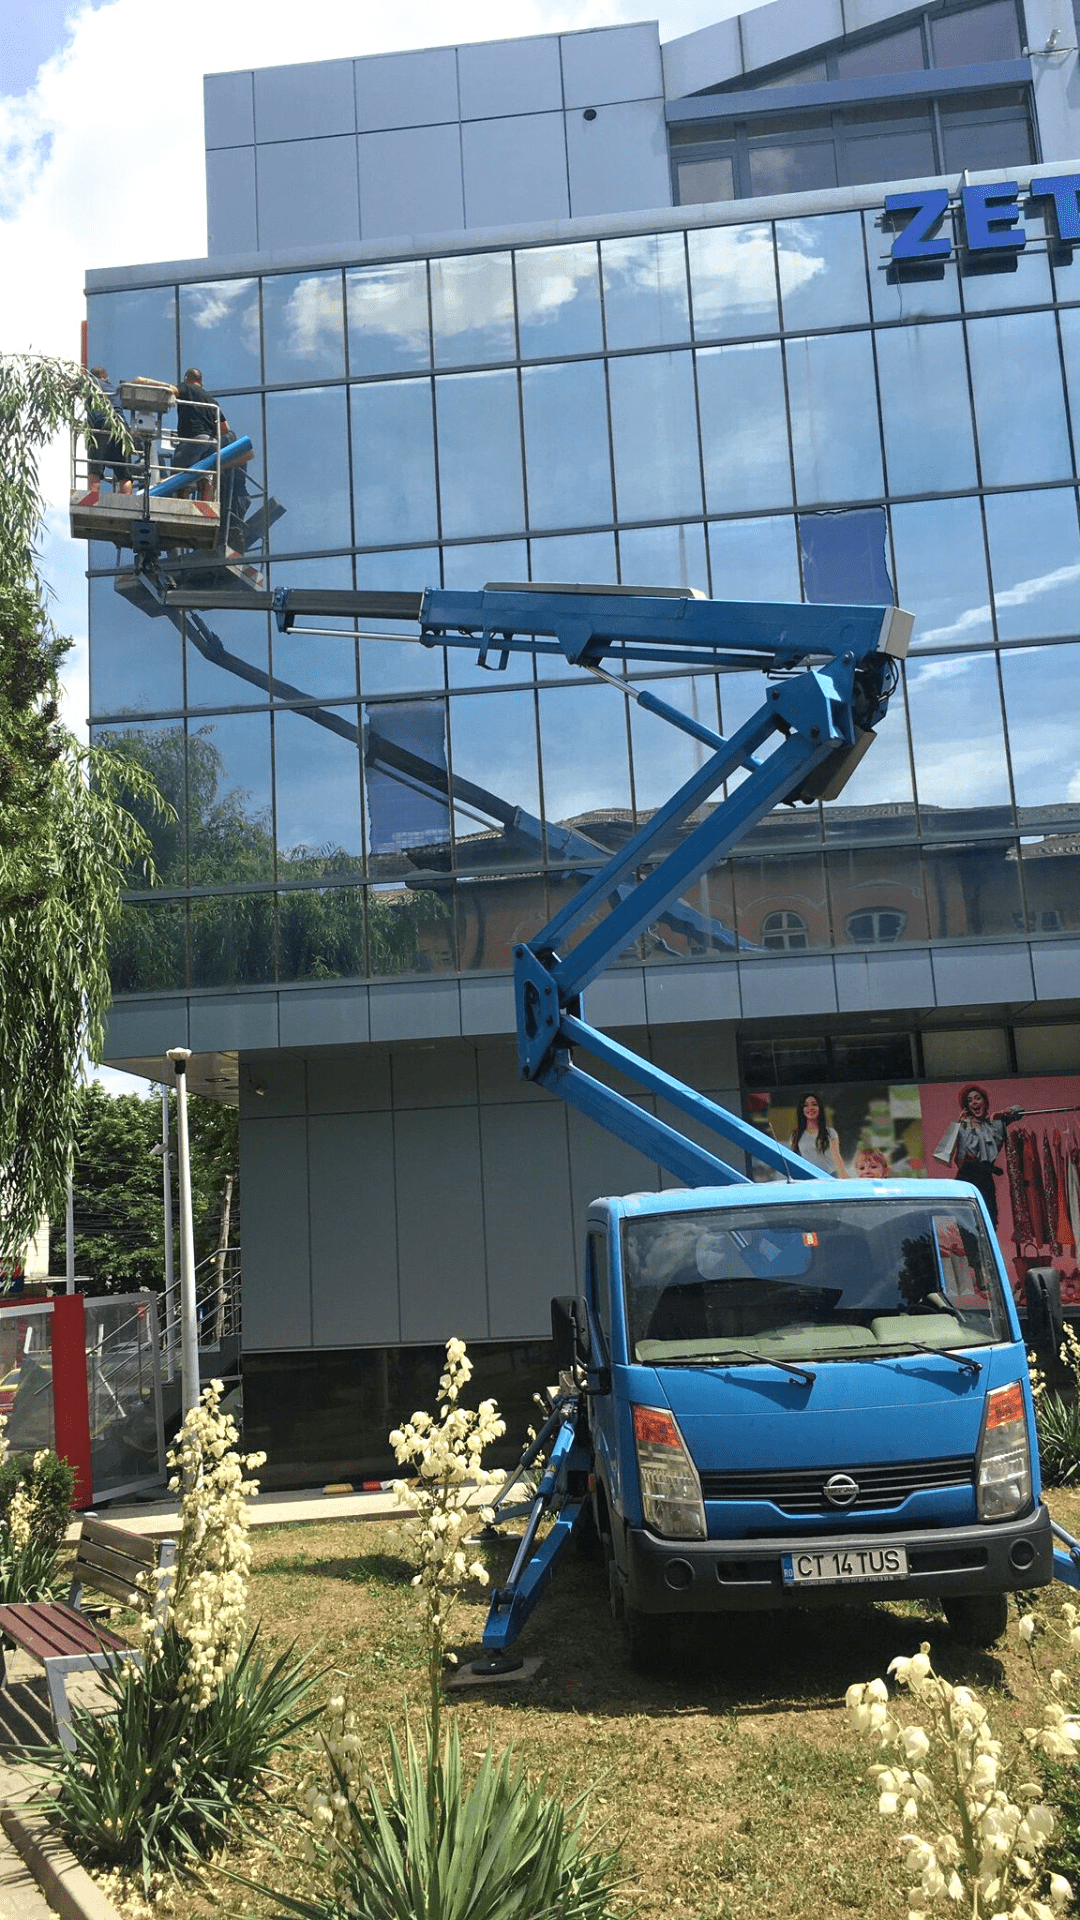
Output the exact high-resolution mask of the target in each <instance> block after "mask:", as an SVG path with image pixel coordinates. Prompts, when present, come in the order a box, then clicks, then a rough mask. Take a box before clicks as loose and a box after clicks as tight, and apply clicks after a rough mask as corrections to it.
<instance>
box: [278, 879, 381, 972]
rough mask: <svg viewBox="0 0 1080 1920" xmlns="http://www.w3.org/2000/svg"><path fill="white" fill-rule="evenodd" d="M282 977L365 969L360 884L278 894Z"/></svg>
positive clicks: (297, 889)
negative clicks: (357, 885)
mask: <svg viewBox="0 0 1080 1920" xmlns="http://www.w3.org/2000/svg"><path fill="white" fill-rule="evenodd" d="M277 908H278V948H279V955H280V958H279V963H278V978H279V980H341V979H351V978H352V979H354V978H356V977H357V976H358V975H362V974H364V973H366V972H367V960H366V951H365V942H364V890H363V888H362V887H321V888H312V889H308V888H306V887H299V888H289V889H288V890H287V891H285V892H282V893H280V894H279V895H278V903H277Z"/></svg>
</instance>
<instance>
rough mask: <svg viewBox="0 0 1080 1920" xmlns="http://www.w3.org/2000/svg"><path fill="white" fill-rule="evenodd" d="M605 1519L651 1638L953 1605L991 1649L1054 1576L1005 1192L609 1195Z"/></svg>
mask: <svg viewBox="0 0 1080 1920" xmlns="http://www.w3.org/2000/svg"><path fill="white" fill-rule="evenodd" d="M576 1319H577V1324H578V1328H579V1342H578V1344H579V1352H578V1360H579V1364H581V1365H582V1366H583V1369H584V1377H585V1380H586V1383H587V1390H586V1394H585V1404H586V1409H587V1412H586V1418H587V1424H588V1447H589V1453H590V1461H591V1469H590V1470H591V1486H592V1491H593V1502H594V1514H595V1519H596V1523H597V1528H598V1531H599V1533H600V1537H601V1539H602V1540H603V1542H604V1547H605V1552H606V1555H607V1558H608V1563H609V1579H610V1584H611V1591H612V1599H613V1604H614V1606H615V1608H616V1611H617V1612H618V1613H620V1614H621V1615H622V1617H623V1618H624V1620H625V1621H626V1623H627V1625H628V1627H629V1631H630V1637H631V1642H632V1645H633V1646H634V1647H635V1649H636V1651H637V1652H638V1653H639V1654H640V1653H643V1652H647V1651H648V1650H649V1649H653V1650H657V1649H658V1647H659V1644H660V1643H661V1642H662V1639H663V1629H664V1625H665V1623H667V1622H670V1620H671V1619H672V1618H673V1617H675V1616H678V1615H680V1614H688V1613H697V1614H701V1613H717V1612H724V1611H729V1610H730V1611H736V1610H738V1611H746V1610H750V1609H766V1608H770V1609H771V1608H776V1609H782V1608H785V1607H792V1606H794V1607H807V1606H822V1605H835V1604H837V1603H838V1602H842V1601H843V1600H844V1599H845V1598H848V1599H856V1598H857V1599H860V1600H888V1599H900V1598H920V1599H934V1600H940V1602H941V1604H942V1605H943V1607H944V1611H945V1613H946V1617H947V1618H948V1620H949V1622H950V1624H951V1625H952V1626H953V1627H954V1629H955V1630H956V1631H957V1632H958V1634H960V1635H961V1636H962V1637H963V1638H965V1639H967V1640H969V1641H972V1642H974V1643H975V1644H989V1643H990V1642H991V1641H992V1640H994V1639H996V1638H997V1637H998V1635H999V1633H1000V1632H1001V1631H1002V1629H1003V1627H1004V1623H1005V1613H1006V1595H1007V1593H1008V1592H1009V1591H1010V1590H1012V1589H1017V1588H1030V1587H1035V1586H1039V1585H1042V1584H1044V1583H1045V1582H1047V1581H1048V1580H1050V1579H1051V1578H1052V1575H1053V1546H1052V1537H1051V1529H1050V1520H1049V1515H1048V1513H1047V1511H1046V1509H1045V1507H1044V1506H1043V1505H1042V1503H1041V1499H1040V1485H1039V1469H1038V1455H1037V1449H1036V1447H1035V1445H1034V1431H1035V1426H1034V1409H1033V1405H1032V1399H1031V1389H1030V1384H1029V1380H1028V1370H1027V1363H1026V1355H1025V1352H1024V1347H1023V1343H1022V1340H1021V1336H1020V1327H1019V1323H1018V1321H1017V1317H1016V1309H1015V1307H1014V1304H1013V1300H1012V1295H1011V1291H1010V1288H1009V1286H1008V1284H1007V1279H1006V1276H1005V1273H1004V1271H1003V1268H1002V1263H1001V1257H1000V1254H999V1252H998V1248H997V1242H996V1239H995V1237H994V1234H993V1232H992V1230H991V1227H990V1222H989V1219H988V1217H987V1215H986V1212H985V1208H984V1206H983V1204H982V1201H981V1200H980V1198H979V1196H978V1194H976V1193H975V1191H974V1190H973V1189H972V1188H970V1187H967V1186H965V1185H962V1184H960V1183H957V1182H956V1181H952V1180H950V1181H932V1180H881V1181H864V1180H848V1181H843V1182H840V1181H835V1180H831V1181H824V1180H823V1181H821V1182H819V1183H817V1182H816V1183H814V1186H813V1188H812V1189H811V1188H810V1187H808V1186H805V1185H798V1186H794V1185H789V1184H788V1183H786V1182H781V1181H778V1182H774V1183H769V1184H762V1185H754V1186H751V1187H747V1186H736V1187H718V1188H697V1189H694V1190H690V1191H683V1192H679V1191H673V1192H662V1193H648V1194H630V1195H624V1196H621V1197H620V1198H617V1199H604V1200H598V1201H596V1202H595V1203H594V1205H593V1207H592V1208H591V1209H590V1214H589V1223H588V1247H587V1258H586V1294H585V1298H584V1300H583V1301H581V1302H579V1303H578V1306H577V1312H576Z"/></svg>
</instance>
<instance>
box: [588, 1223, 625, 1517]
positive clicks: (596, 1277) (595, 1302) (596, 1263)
mask: <svg viewBox="0 0 1080 1920" xmlns="http://www.w3.org/2000/svg"><path fill="white" fill-rule="evenodd" d="M585 1296H586V1299H587V1301H588V1304H589V1312H590V1317H591V1320H592V1336H593V1351H592V1353H591V1354H590V1356H589V1367H588V1395H589V1430H590V1434H591V1439H592V1451H593V1472H594V1473H595V1474H596V1475H597V1477H598V1479H599V1481H600V1483H601V1485H602V1486H603V1488H604V1490H605V1497H606V1498H607V1499H608V1500H609V1501H611V1502H612V1503H613V1504H614V1503H616V1502H617V1501H618V1498H619V1471H618V1450H617V1442H616V1432H615V1414H614V1406H613V1402H612V1395H611V1262H610V1257H609V1253H608V1242H607V1231H606V1229H605V1228H603V1227H590V1228H589V1231H588V1234H587V1235H586V1240H585ZM599 1517H600V1516H599V1515H598V1518H599Z"/></svg>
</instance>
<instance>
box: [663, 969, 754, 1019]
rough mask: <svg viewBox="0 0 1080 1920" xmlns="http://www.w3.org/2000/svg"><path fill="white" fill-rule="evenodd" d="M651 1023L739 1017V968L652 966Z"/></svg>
mask: <svg viewBox="0 0 1080 1920" xmlns="http://www.w3.org/2000/svg"><path fill="white" fill-rule="evenodd" d="M645 1001H646V1006H647V1008H648V1016H649V1024H650V1026H656V1025H658V1024H664V1023H666V1022H668V1021H678V1022H682V1021H684V1020H738V1019H740V1018H741V1016H742V999H741V996H740V992H739V969H738V968H737V967H733V966H723V965H720V966H715V967H668V968H663V967H650V968H649V969H648V971H647V972H646V974H645Z"/></svg>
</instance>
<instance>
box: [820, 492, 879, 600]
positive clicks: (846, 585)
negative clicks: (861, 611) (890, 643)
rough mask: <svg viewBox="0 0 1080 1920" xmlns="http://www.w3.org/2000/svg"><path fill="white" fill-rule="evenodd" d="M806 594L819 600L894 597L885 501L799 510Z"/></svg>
mask: <svg viewBox="0 0 1080 1920" xmlns="http://www.w3.org/2000/svg"><path fill="white" fill-rule="evenodd" d="M799 559H800V561H801V562H802V577H803V598H804V599H806V600H810V601H813V602H815V603H816V604H817V605H819V606H843V605H845V604H850V605H854V606H864V607H887V606H892V605H893V603H894V598H895V596H894V593H893V583H892V575H891V573H890V571H889V556H888V552H887V532H886V525H885V509H884V507H861V508H860V507H845V508H844V510H843V512H842V513H800V515H799Z"/></svg>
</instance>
